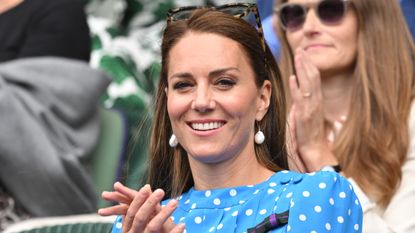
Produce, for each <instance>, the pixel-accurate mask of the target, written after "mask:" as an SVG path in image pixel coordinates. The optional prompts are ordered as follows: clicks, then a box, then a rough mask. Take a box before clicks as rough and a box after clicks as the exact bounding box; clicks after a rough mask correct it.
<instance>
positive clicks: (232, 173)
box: [190, 154, 274, 190]
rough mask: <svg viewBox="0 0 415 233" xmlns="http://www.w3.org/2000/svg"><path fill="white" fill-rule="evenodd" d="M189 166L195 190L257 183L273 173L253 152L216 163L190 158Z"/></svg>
mask: <svg viewBox="0 0 415 233" xmlns="http://www.w3.org/2000/svg"><path fill="white" fill-rule="evenodd" d="M190 167H191V169H192V175H193V180H194V183H195V189H196V190H207V189H218V188H229V187H236V186H242V185H252V184H257V183H260V182H262V181H265V180H266V179H268V178H269V177H270V176H271V175H272V174H273V173H274V172H273V171H271V170H268V169H267V168H265V167H263V166H262V165H260V164H259V162H258V161H257V159H256V157H255V156H254V154H253V155H251V156H245V157H243V156H236V158H234V159H230V160H228V161H224V162H220V163H218V164H206V163H201V162H196V161H195V160H192V159H191V160H190Z"/></svg>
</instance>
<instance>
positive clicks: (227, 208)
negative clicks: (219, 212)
mask: <svg viewBox="0 0 415 233" xmlns="http://www.w3.org/2000/svg"><path fill="white" fill-rule="evenodd" d="M223 210H224V211H229V210H231V207H226V208H225V209H223Z"/></svg>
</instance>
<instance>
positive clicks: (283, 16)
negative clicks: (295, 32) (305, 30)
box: [279, 4, 305, 30]
mask: <svg viewBox="0 0 415 233" xmlns="http://www.w3.org/2000/svg"><path fill="white" fill-rule="evenodd" d="M279 16H280V17H279V18H280V21H281V23H282V25H283V26H284V27H285V28H287V29H289V30H292V29H296V28H299V27H301V25H303V23H304V19H305V10H304V8H303V7H302V6H301V5H298V4H288V5H285V6H284V7H282V8H281V10H280V12H279Z"/></svg>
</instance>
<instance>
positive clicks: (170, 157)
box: [99, 4, 362, 233]
mask: <svg viewBox="0 0 415 233" xmlns="http://www.w3.org/2000/svg"><path fill="white" fill-rule="evenodd" d="M230 7H234V8H235V9H237V10H235V11H226V13H225V12H224V11H223V9H229V8H230ZM184 9H186V10H188V9H190V8H184ZM191 9H195V10H194V11H192V12H191V14H188V18H183V17H180V19H177V20H174V19H175V15H174V14H180V9H179V10H172V11H171V12H170V13H171V14H170V15H169V16H170V18H169V19H170V21H169V22H168V24H167V26H166V29H165V31H164V35H163V42H162V72H161V77H160V82H159V86H158V91H157V96H156V99H157V101H156V103H155V107H156V109H155V113H154V114H155V115H154V116H155V118H154V122H153V130H152V135H151V140H152V143H151V145H150V148H151V150H150V173H149V181H148V182H149V185H146V186H144V187H143V188H142V189H140V190H139V191H135V190H131V189H129V188H127V187H125V186H123V185H121V184H119V183H117V184H115V186H114V188H115V191H114V192H105V193H103V197H104V198H105V199H108V200H112V201H117V202H119V203H120V205H118V206H114V207H109V208H106V209H102V210H100V211H99V213H100V214H102V215H112V214H118V215H121V216H120V217H118V218H117V220H116V222H115V224H114V227H113V231H112V232H114V233H118V232H131V233H132V232H171V233H174V232H216V231H223V232H256V233H260V232H275V233H277V232H278V233H282V232H287V231H291V232H313V231H317V232H320V231H323V230H334V231H335V232H360V231H361V215H362V213H361V208H360V205H359V202H358V200H357V198H356V196H355V194H354V192H353V190H352V189H351V186H350V184H349V183H348V182H347V181H346V180H345V179H344V178H342V177H341V176H340V175H338V174H337V173H334V172H318V173H312V174H307V175H303V174H299V173H296V172H290V171H287V170H284V169H286V168H287V163H286V161H287V152H286V146H285V127H286V117H285V116H286V108H285V96H284V95H285V94H284V89H283V83H282V79H281V76H280V74H279V70H278V66H277V64H276V62H275V60H274V58H273V55H272V54H271V52H270V50H269V48H268V47H267V46H266V45H265V46H264V44H263V43H262V34H261V33H258V31H257V29H256V28H255V27H252V26H251V25H250V24H249V23H247V22H246V21H244V20H242V19H240V17H239V16H240V14H234V13H236V12H238V9H240V10H242V11H243V12H246V11H247V10H248V11H254V12H255V11H256V8H255V5H250V4H233V5H227V6H225V7H219V8H206V9H199V8H191ZM172 12H173V13H172ZM229 12H232V15H230V14H229ZM180 15H181V16H183V15H182V14H180ZM172 19H173V20H172ZM264 48H265V49H264ZM168 142H169V143H168ZM153 190H154V191H153ZM160 202H161V203H160ZM334 203H336V207H334Z"/></svg>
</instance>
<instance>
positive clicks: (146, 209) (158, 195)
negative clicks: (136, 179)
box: [131, 189, 164, 232]
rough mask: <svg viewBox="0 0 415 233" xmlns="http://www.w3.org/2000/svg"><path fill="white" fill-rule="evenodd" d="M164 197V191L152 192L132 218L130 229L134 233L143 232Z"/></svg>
mask: <svg viewBox="0 0 415 233" xmlns="http://www.w3.org/2000/svg"><path fill="white" fill-rule="evenodd" d="M163 197H164V191H163V190H161V189H157V190H156V191H154V192H153V193H152V194H151V195H150V196H149V197H148V198H147V200H146V201H145V202H144V203H143V204H142V206H141V208H140V209H139V210H138V211H137V213H136V214H135V217H134V222H133V225H132V227H131V229H133V230H134V232H143V231H144V229H145V228H146V226H147V223H148V221H149V218H150V217H151V216H152V215H153V213H154V212H156V211H157V206H158V205H159V203H160V202H161V200H162V199H163Z"/></svg>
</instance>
